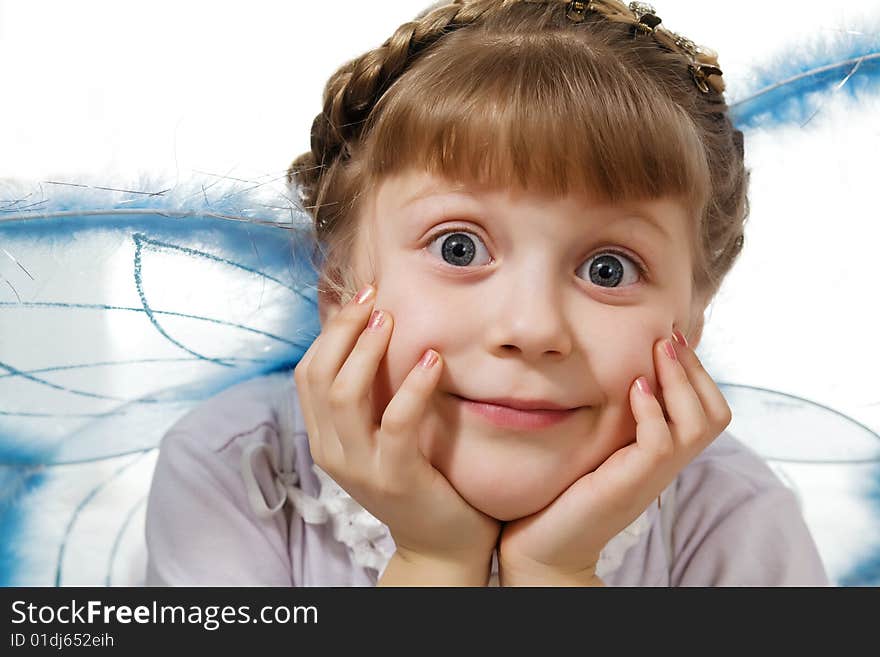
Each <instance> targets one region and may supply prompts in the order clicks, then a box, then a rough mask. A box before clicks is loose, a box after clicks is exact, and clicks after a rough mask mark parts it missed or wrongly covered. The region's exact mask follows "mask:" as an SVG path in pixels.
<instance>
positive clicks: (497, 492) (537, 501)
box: [450, 478, 564, 522]
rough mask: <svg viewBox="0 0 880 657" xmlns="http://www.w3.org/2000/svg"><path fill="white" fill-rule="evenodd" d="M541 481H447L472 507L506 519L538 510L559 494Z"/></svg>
mask: <svg viewBox="0 0 880 657" xmlns="http://www.w3.org/2000/svg"><path fill="white" fill-rule="evenodd" d="M544 481H547V480H544ZM544 481H542V482H539V483H538V485H532V486H528V485H523V483H524V482H519V483H516V482H514V481H509V480H508V481H505V482H501V481H497V480H496V481H494V483H493V482H492V481H491V480H489V479H488V478H486V479H483V480H480V481H473V482H460V483H459V485H458V486H456V485H455V483H454V482H450V483H452V484H453V486H454V487H455V488H456V490H457V491H458V493H459V495H461V496H462V498H463V499H464V500H465V502H467V503H468V504H470V505H471V506H472V507H474V508H475V509H477V510H478V511H481V512H483V513H485V514H486V515H487V516H490V517H492V518H495V519H496V520H499V521H501V522H508V521H511V520H517V519H519V518H525V517H526V516H530V515H532V514H533V513H537V512H538V511H540V510H541V509H543V508H544V507H546V506H548V505H549V504H550V503H551V502H552V501H553V500H555V499H556V497H558V496H559V494H560V493H561V492H562V490H555V489H554V490H548V489H547V488H546V484H545V483H544ZM563 490H564V489H563Z"/></svg>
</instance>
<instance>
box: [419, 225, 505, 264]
mask: <svg viewBox="0 0 880 657" xmlns="http://www.w3.org/2000/svg"><path fill="white" fill-rule="evenodd" d="M438 247H439V251H438ZM427 248H428V252H429V253H433V254H434V255H437V256H439V257H441V258H443V260H444V261H446V262H447V263H448V264H450V265H453V266H455V267H468V266H470V265H472V264H476V265H481V264H484V265H485V264H489V263H490V262H491V261H492V258H491V256H489V250H488V249H487V248H486V245H485V244H483V240H481V239H480V238H479V237H477V236H476V235H474V234H473V233H469V232H465V231H462V230H451V231H448V232H446V233H441V234H440V235H437V236H435V237H434V238H433V239H432V240H431V243H430V244H428V247H427ZM475 259H477V260H480V262H477V263H474V260H475Z"/></svg>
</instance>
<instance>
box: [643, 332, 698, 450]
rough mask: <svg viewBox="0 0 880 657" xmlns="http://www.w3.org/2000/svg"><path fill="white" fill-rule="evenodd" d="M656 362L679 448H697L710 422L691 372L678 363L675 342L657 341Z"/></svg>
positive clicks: (674, 437)
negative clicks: (693, 383) (694, 385)
mask: <svg viewBox="0 0 880 657" xmlns="http://www.w3.org/2000/svg"><path fill="white" fill-rule="evenodd" d="M654 361H655V366H656V369H657V379H658V385H659V386H661V387H662V390H663V400H664V402H665V404H666V413H667V415H668V416H669V427H670V431H671V433H672V438H673V441H674V443H675V445H676V446H678V447H687V446H690V445H693V444H694V443H696V442H698V441H700V440H702V439H703V437H704V436H705V435H706V432H707V431H708V429H709V421H708V419H707V418H706V414H705V412H704V411H703V404H702V402H701V401H700V398H699V397H698V396H697V393H696V391H695V390H694V388H693V386H692V385H691V382H690V379H689V378H688V376H687V372H685V370H684V367H683V366H682V365H681V363H680V362H679V361H678V355H677V354H676V353H675V348H674V347H673V346H672V340H670V339H669V338H664V339H662V340H658V341H657V343H656V344H655V346H654Z"/></svg>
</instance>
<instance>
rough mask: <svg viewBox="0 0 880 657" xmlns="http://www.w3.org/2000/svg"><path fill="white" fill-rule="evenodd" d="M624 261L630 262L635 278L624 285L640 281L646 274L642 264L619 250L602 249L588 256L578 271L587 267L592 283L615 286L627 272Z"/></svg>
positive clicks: (588, 276)
mask: <svg viewBox="0 0 880 657" xmlns="http://www.w3.org/2000/svg"><path fill="white" fill-rule="evenodd" d="M624 262H628V263H630V265H631V266H630V268H629V269H630V273H631V274H634V277H633V276H630V278H634V280H632V281H631V282H630V283H625V284H624V287H625V286H626V285H632V284H635V283H638V282H639V279H640V278H641V275H642V274H644V270H643V268H642V266H641V265H640V264H639V263H638V262H636V261H635V260H633V259H632V258H630V257H629V256H627V255H624V254H623V253H618V252H617V251H602V252H600V253H598V254H597V255H596V256H595V257H591V258H588V259H587V261H586V262H585V263H584V265H582V266H581V267H578V269H577V272H581V270H583V269H584V268H585V267H586V269H587V280H589V281H590V282H591V283H594V284H596V285H598V286H600V287H608V288H615V287H618V286H619V284H620V282H621V281H622V280H624V278H625V276H626V274H627V267H625V266H624V264H623V263H624ZM577 272H576V273H577ZM578 276H581V274H580V273H578ZM581 278H583V276H581Z"/></svg>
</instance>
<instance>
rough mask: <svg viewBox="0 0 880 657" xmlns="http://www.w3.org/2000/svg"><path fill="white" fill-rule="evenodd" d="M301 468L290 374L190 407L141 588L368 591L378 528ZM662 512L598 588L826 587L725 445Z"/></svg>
mask: <svg viewBox="0 0 880 657" xmlns="http://www.w3.org/2000/svg"><path fill="white" fill-rule="evenodd" d="M313 465H314V464H313V461H312V459H311V456H310V454H309V444H308V438H307V435H306V429H305V424H304V422H303V418H302V416H301V411H300V408H299V402H298V399H297V396H296V389H295V384H294V381H293V376H292V374H291V373H280V374H273V375H269V376H265V377H261V378H257V379H252V380H249V381H246V382H244V383H241V384H238V385H236V386H233V387H231V388H229V389H227V390H225V391H223V392H222V393H220V394H219V395H217V396H215V397H213V398H211V399H209V400H207V401H206V402H204V403H203V404H201V405H200V406H198V407H197V408H195V409H194V410H193V411H192V412H190V413H189V414H188V415H186V416H185V417H184V418H182V419H181V420H180V421H178V422H177V424H175V425H174V427H172V429H171V430H170V431H169V432H168V433H167V434H166V435H165V437H164V438H163V440H162V443H161V447H160V452H159V458H158V461H157V464H156V470H155V474H154V476H153V482H152V487H151V489H150V495H149V501H148V507H147V519H146V538H147V548H148V554H149V558H148V562H147V577H146V581H147V584H148V585H153V586H373V585H375V584H376V581H377V580H378V578H379V576H380V574H381V572H382V571H383V569H384V566H385V565H386V564H387V560H388V558H390V555H391V554H392V553H393V551H394V541H393V539H392V538H391V535H390V533H389V532H388V530H387V527H385V526H384V525H382V524H381V523H380V522H379V521H378V520H376V519H375V518H373V517H372V516H370V514H368V513H367V512H366V511H365V510H363V509H362V508H361V507H360V506H359V505H358V504H357V503H356V502H354V501H353V500H352V499H351V498H350V497H348V496H347V495H346V494H345V493H344V491H342V490H341V489H339V488H338V486H336V484H335V482H333V481H332V480H331V479H329V477H327V475H326V474H324V473H323V472H322V471H320V470H319V469H317V468H313ZM660 509H662V510H660ZM660 509H658V507H657V505H656V504H654V503H652V504H651V506H649V507H648V509H646V511H645V513H644V514H642V516H641V517H640V518H639V519H638V521H637V522H636V523H634V524H633V525H631V526H630V528H628V529H627V531H626V532H622V533H621V535H619V536H618V537H616V538H615V539H614V540H613V541H612V543H611V544H609V548H608V553H607V554H606V552H603V560H602V561H600V571H599V572H600V575H602V579H603V581H604V582H605V583H606V585H608V586H827V585H828V579H827V576H826V573H825V570H824V568H823V564H822V561H821V559H820V557H819V554H818V551H817V549H816V545H815V543H814V542H813V539H812V537H811V536H810V533H809V531H808V529H807V526H806V524H805V522H804V519H803V516H802V514H801V510H800V508H799V505H798V502H797V498H796V497H795V496H794V494H793V493H792V491H791V490H790V489H788V488H787V487H785V486H784V485H783V484H782V482H781V481H780V480H779V479H778V478H777V477H776V475H775V474H774V473H773V472H772V470H770V468H769V467H768V466H767V465H766V464H765V463H764V462H763V461H762V460H761V459H760V457H758V456H757V455H756V454H755V453H753V452H752V451H750V450H749V449H748V448H746V447H745V446H744V445H743V444H741V443H740V442H739V441H737V440H736V439H735V438H734V437H733V436H731V435H730V434H729V433H727V432H724V433H722V434H721V435H720V436H719V437H718V438H717V439H716V440H715V441H714V442H713V443H712V444H711V445H710V446H709V447H708V448H707V449H705V450H704V451H703V453H701V454H700V455H699V456H698V457H697V458H696V459H695V460H694V461H692V462H691V463H690V464H689V465H688V466H687V467H685V468H684V470H682V472H681V473H680V474H679V476H678V477H677V479H676V480H675V481H674V482H673V484H672V485H671V486H670V488H668V489H667V490H666V491H665V492H664V495H663V497H662V498H661V504H660ZM495 572H497V560H495V559H493V573H495ZM493 580H497V577H495V576H493Z"/></svg>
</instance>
